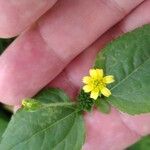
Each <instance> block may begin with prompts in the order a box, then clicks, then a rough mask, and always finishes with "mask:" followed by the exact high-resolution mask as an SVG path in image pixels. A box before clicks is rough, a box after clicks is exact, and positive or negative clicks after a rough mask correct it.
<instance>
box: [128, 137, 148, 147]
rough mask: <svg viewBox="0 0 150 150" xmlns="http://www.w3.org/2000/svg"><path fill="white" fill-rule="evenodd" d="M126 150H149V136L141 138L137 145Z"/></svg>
mask: <svg viewBox="0 0 150 150" xmlns="http://www.w3.org/2000/svg"><path fill="white" fill-rule="evenodd" d="M127 150H150V135H148V136H145V137H143V138H142V139H141V140H139V141H138V142H137V143H135V144H133V145H132V146H130V147H129V148H127Z"/></svg>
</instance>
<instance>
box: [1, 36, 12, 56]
mask: <svg viewBox="0 0 150 150" xmlns="http://www.w3.org/2000/svg"><path fill="white" fill-rule="evenodd" d="M13 40H14V38H11V39H0V54H1V53H3V51H4V50H5V49H6V48H7V47H8V46H9V45H10V43H11V42H12V41H13Z"/></svg>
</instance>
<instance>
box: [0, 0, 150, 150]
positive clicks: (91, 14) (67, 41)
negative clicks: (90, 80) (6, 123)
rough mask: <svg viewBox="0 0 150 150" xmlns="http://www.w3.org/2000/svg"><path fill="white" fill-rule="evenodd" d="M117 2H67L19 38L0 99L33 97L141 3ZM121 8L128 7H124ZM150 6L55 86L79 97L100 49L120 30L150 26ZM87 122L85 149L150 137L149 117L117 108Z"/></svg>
mask: <svg viewBox="0 0 150 150" xmlns="http://www.w3.org/2000/svg"><path fill="white" fill-rule="evenodd" d="M65 2H66V1H65ZM118 2H119V3H120V4H118V5H116V3H113V1H112V4H111V3H107V2H99V1H98V0H97V1H96V0H95V3H93V1H86V2H85V1H84V2H83V1H80V3H79V1H76V2H71V1H68V3H65V4H64V2H63V1H60V2H58V4H57V5H56V6H55V7H54V8H52V10H50V11H49V12H48V13H47V14H45V15H44V16H43V17H42V18H41V19H40V20H39V21H38V22H37V23H36V24H35V25H34V26H33V27H32V28H31V29H29V30H28V31H26V32H25V33H23V34H22V35H20V37H19V38H18V39H17V40H16V41H15V42H14V43H13V44H12V45H11V46H10V47H9V48H8V49H7V50H6V52H5V53H4V54H3V55H2V56H1V59H0V66H1V70H0V98H1V99H2V100H3V102H4V103H7V104H13V105H18V104H19V103H20V100H21V99H22V98H24V97H29V96H33V95H34V94H35V93H36V92H37V91H39V90H40V89H41V88H42V87H44V86H45V85H46V84H47V83H48V82H49V81H51V80H52V79H54V78H55V76H56V75H57V74H59V73H60V72H61V71H62V69H64V67H65V66H66V65H67V64H68V63H70V62H71V60H72V59H73V58H74V57H76V56H77V55H78V54H79V53H81V52H82V51H83V50H84V49H85V48H87V47H88V46H89V45H90V44H91V43H92V42H94V41H95V40H96V39H97V38H98V37H100V36H101V35H102V34H103V33H104V32H105V31H107V30H108V29H109V28H110V27H111V26H112V25H114V24H116V22H118V21H119V20H120V19H122V18H123V17H124V15H125V12H126V13H128V12H129V10H131V9H132V8H134V7H135V6H136V5H138V4H140V2H142V1H134V2H133V1H132V2H131V1H118ZM79 4H80V5H79ZM107 5H108V6H107ZM119 5H121V6H122V7H123V8H121V9H119ZM116 6H117V7H116ZM149 6H150V2H149V1H148V0H147V1H144V3H143V4H141V6H139V7H137V8H136V10H134V11H133V12H132V13H131V14H129V15H128V16H127V17H126V18H125V19H124V20H123V21H122V22H121V23H120V24H118V25H116V27H114V28H112V29H110V31H108V32H107V33H105V34H104V35H103V36H102V37H100V38H99V40H98V41H96V42H95V43H94V44H93V45H92V46H91V47H89V48H87V49H86V50H85V51H84V52H83V53H82V54H81V55H79V56H78V57H77V58H76V59H75V60H73V61H72V62H71V63H70V64H69V65H68V66H67V67H66V69H65V70H64V71H63V72H62V73H61V74H60V75H59V76H58V77H57V78H56V79H54V80H53V82H52V83H50V85H53V86H57V87H61V88H64V89H65V90H66V91H68V93H69V94H70V95H71V96H74V95H75V94H76V92H77V90H78V89H79V88H80V84H81V78H82V76H84V75H85V74H87V71H88V69H89V68H90V66H91V64H92V62H93V59H94V57H95V54H96V52H97V51H98V49H99V48H102V47H103V45H104V44H105V43H106V42H108V41H110V40H111V38H112V37H116V36H118V35H119V34H120V31H121V32H122V31H124V32H126V31H128V30H131V29H133V28H135V27H137V26H140V25H142V24H145V23H149V22H150V20H149V18H150V16H149V14H150V13H148V12H149ZM88 8H89V9H88ZM99 8H100V9H99ZM75 12H76V13H75ZM100 14H103V16H101V15H100ZM140 19H141V20H140ZM89 22H90V23H89ZM61 25H62V26H61ZM9 29H10V28H9ZM120 29H121V30H120ZM11 30H12V29H10V31H9V34H10V32H11ZM18 31H20V30H18ZM18 31H16V32H15V33H17V32H18ZM2 32H3V35H4V33H6V31H4V30H3V31H1V28H0V33H2ZM13 32H14V31H13ZM1 35H2V34H1ZM6 35H7V33H6ZM10 35H14V33H12V34H10ZM141 120H142V121H141ZM85 122H86V128H87V139H86V144H85V145H84V149H85V150H91V149H92V150H97V149H115V150H116V149H123V148H124V147H126V146H128V145H129V144H131V143H133V142H134V141H135V140H137V139H138V138H139V137H140V135H145V134H148V133H150V128H149V126H148V125H149V123H150V117H149V115H142V116H138V117H131V116H127V115H124V114H120V113H119V112H117V111H116V110H112V113H111V114H110V115H103V114H100V113H99V112H97V111H96V110H95V111H94V112H93V113H92V114H86V115H85Z"/></svg>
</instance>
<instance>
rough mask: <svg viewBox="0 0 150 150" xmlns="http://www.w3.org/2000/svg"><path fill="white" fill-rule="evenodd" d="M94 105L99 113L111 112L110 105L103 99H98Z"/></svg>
mask: <svg viewBox="0 0 150 150" xmlns="http://www.w3.org/2000/svg"><path fill="white" fill-rule="evenodd" d="M95 104H96V107H97V109H98V110H99V111H100V112H103V113H106V114H108V113H109V112H110V110H111V107H110V104H109V103H108V102H107V101H106V100H104V99H101V98H98V99H97V100H96V102H95Z"/></svg>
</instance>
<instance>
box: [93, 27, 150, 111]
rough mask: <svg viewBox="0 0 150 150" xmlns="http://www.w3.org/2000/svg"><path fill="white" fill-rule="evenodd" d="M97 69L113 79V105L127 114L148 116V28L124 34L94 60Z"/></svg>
mask: <svg viewBox="0 0 150 150" xmlns="http://www.w3.org/2000/svg"><path fill="white" fill-rule="evenodd" d="M95 67H96V68H103V69H104V70H105V73H106V75H114V77H115V80H116V81H115V82H114V83H113V84H111V85H110V86H109V89H110V90H111V92H112V95H111V96H110V97H109V98H104V99H106V100H108V101H109V102H110V103H111V104H112V105H114V106H115V107H117V108H118V109H119V110H121V111H123V112H127V113H129V114H140V113H147V112H150V95H149V92H150V25H145V26H143V27H141V28H138V29H136V30H134V31H132V32H130V33H127V34H124V35H123V36H121V37H120V38H118V39H116V40H114V41H113V42H112V43H110V44H109V45H108V46H106V47H105V48H104V49H103V51H102V52H100V53H99V54H98V56H97V59H96V63H95Z"/></svg>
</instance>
